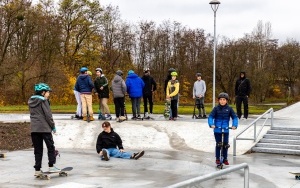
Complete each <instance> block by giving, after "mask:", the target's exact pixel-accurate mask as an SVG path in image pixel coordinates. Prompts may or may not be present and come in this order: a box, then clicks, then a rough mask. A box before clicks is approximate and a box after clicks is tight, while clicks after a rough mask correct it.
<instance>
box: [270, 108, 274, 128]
mask: <svg viewBox="0 0 300 188" xmlns="http://www.w3.org/2000/svg"><path fill="white" fill-rule="evenodd" d="M273 117H274V110H273V108H272V111H271V129H272V128H273Z"/></svg>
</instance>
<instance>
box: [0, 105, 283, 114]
mask: <svg viewBox="0 0 300 188" xmlns="http://www.w3.org/2000/svg"><path fill="white" fill-rule="evenodd" d="M230 106H231V107H232V108H233V109H234V110H235V109H236V108H235V105H230ZM283 107H285V106H282V105H250V106H249V113H250V114H263V113H264V112H265V111H267V110H268V109H270V108H273V109H274V110H275V111H277V110H280V109H281V108H283ZM109 108H110V111H111V113H112V114H114V113H115V107H114V105H113V104H110V105H109ZM164 108H165V106H164V105H162V104H158V105H154V109H153V112H154V113H155V114H163V111H164ZM51 110H52V112H53V113H71V114H73V113H75V111H76V105H51ZM93 110H94V113H98V104H93ZM126 110H127V113H129V114H130V113H132V111H131V104H130V103H127V104H126ZM193 110H194V106H193V105H180V106H179V109H178V111H179V112H178V113H179V114H193ZM196 110H197V109H196ZM205 110H206V113H207V114H209V113H210V112H211V110H212V105H211V104H206V105H205ZM143 111H144V109H143V105H141V112H142V113H143ZM235 111H236V110H235ZM28 112H29V111H28V106H26V105H12V106H1V107H0V113H28Z"/></svg>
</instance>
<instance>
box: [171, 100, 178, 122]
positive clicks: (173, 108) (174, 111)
mask: <svg viewBox="0 0 300 188" xmlns="http://www.w3.org/2000/svg"><path fill="white" fill-rule="evenodd" d="M177 105H178V100H171V111H172V117H173V118H177V109H178V108H177Z"/></svg>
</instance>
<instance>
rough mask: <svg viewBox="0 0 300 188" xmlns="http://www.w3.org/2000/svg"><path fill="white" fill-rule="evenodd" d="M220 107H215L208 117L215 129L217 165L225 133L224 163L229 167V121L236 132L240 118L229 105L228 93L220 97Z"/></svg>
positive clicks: (210, 125)
mask: <svg viewBox="0 0 300 188" xmlns="http://www.w3.org/2000/svg"><path fill="white" fill-rule="evenodd" d="M218 100H219V105H218V106H216V107H214V109H213V110H212V112H211V113H210V114H209V117H208V125H209V127H210V128H212V129H214V135H215V140H216V164H217V165H219V164H220V155H221V154H220V149H221V144H220V143H222V133H224V141H223V157H224V160H223V163H224V164H225V165H229V162H228V159H227V153H228V148H229V146H230V145H229V144H228V141H229V120H230V118H231V119H232V129H233V130H235V129H236V128H237V126H238V117H237V115H236V114H235V113H234V111H233V109H232V108H231V107H230V106H229V105H228V100H229V96H228V94H227V93H220V94H219V96H218Z"/></svg>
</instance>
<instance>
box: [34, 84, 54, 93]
mask: <svg viewBox="0 0 300 188" xmlns="http://www.w3.org/2000/svg"><path fill="white" fill-rule="evenodd" d="M34 91H51V88H50V87H49V86H48V84H45V83H38V84H35V85H34Z"/></svg>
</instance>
